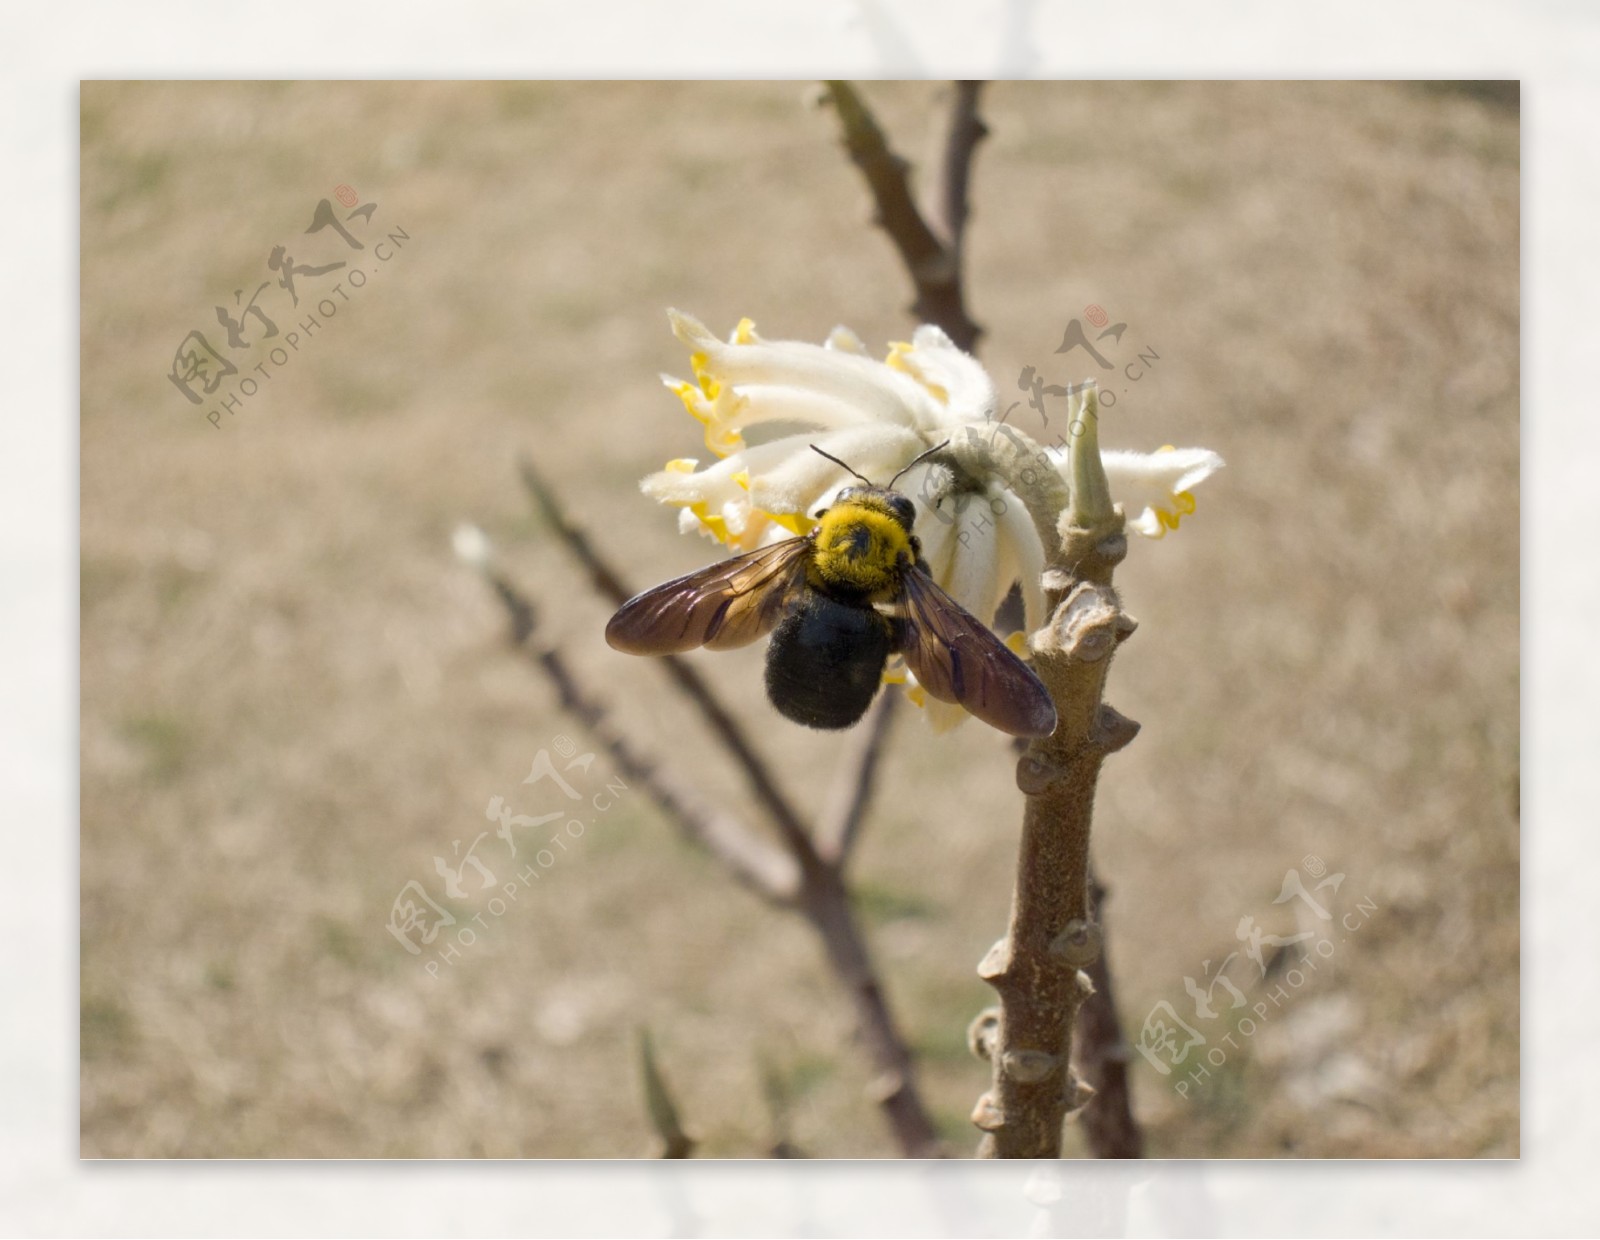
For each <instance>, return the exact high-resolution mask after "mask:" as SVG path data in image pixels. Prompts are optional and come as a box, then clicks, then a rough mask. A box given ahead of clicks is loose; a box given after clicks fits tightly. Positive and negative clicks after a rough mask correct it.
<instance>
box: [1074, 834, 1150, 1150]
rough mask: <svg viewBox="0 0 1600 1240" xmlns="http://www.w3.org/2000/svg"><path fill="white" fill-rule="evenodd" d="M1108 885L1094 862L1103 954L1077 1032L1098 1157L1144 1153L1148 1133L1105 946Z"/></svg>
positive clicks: (1085, 1120)
mask: <svg viewBox="0 0 1600 1240" xmlns="http://www.w3.org/2000/svg"><path fill="white" fill-rule="evenodd" d="M1105 901H1106V889H1105V887H1104V885H1103V884H1102V883H1101V882H1100V880H1099V878H1098V876H1097V875H1096V874H1095V871H1094V865H1093V863H1092V861H1091V864H1090V866H1089V915H1090V917H1091V918H1092V919H1093V921H1094V923H1095V924H1096V925H1098V926H1099V927H1100V954H1099V955H1098V956H1097V957H1095V959H1094V960H1093V961H1092V962H1091V963H1090V964H1089V966H1088V967H1087V968H1086V969H1085V972H1087V973H1088V974H1089V981H1090V982H1091V983H1093V985H1094V993H1093V994H1092V995H1090V996H1089V997H1088V999H1086V1000H1085V1001H1084V1004H1083V1006H1082V1007H1081V1008H1079V1009H1078V1037H1077V1043H1076V1045H1075V1047H1074V1052H1075V1054H1074V1058H1075V1059H1076V1061H1077V1063H1078V1075H1079V1076H1080V1077H1081V1078H1082V1079H1083V1081H1084V1082H1085V1083H1086V1084H1087V1085H1088V1086H1089V1087H1090V1088H1091V1089H1093V1090H1094V1097H1093V1098H1091V1099H1090V1100H1089V1105H1088V1106H1086V1107H1084V1109H1083V1115H1082V1117H1081V1120H1080V1122H1081V1123H1082V1124H1083V1132H1084V1136H1085V1137H1087V1138H1088V1141H1089V1148H1090V1149H1091V1150H1092V1151H1094V1155H1095V1157H1096V1158H1143V1157H1144V1133H1143V1132H1141V1131H1140V1130H1139V1124H1138V1122H1137V1121H1136V1120H1135V1119H1134V1118H1133V1106H1132V1099H1131V1097H1130V1095H1129V1090H1128V1061H1129V1060H1130V1059H1131V1058H1132V1056H1133V1051H1132V1048H1131V1047H1129V1045H1128V1043H1127V1040H1126V1039H1125V1038H1124V1037H1123V1035H1122V1022H1121V1021H1120V1020H1119V1019H1118V1018H1117V1001H1116V995H1115V993H1114V992H1113V990H1112V981H1111V965H1110V959H1109V957H1108V955H1107V949H1106V938H1107V936H1106V933H1105V924H1106V923H1105Z"/></svg>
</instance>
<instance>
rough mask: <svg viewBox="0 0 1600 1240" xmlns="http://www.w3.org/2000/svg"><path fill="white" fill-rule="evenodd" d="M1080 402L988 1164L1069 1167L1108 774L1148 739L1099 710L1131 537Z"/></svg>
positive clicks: (1097, 940) (1003, 957) (984, 1039)
mask: <svg viewBox="0 0 1600 1240" xmlns="http://www.w3.org/2000/svg"><path fill="white" fill-rule="evenodd" d="M1080 400H1081V401H1082V405H1081V411H1080V414H1079V418H1078V420H1077V424H1078V425H1081V427H1082V433H1081V435H1080V437H1079V438H1077V439H1076V440H1075V441H1074V442H1073V445H1072V448H1071V470H1072V488H1071V499H1070V503H1069V504H1068V506H1067V508H1066V511H1065V512H1063V513H1062V516H1061V520H1060V523H1059V525H1058V527H1057V529H1056V530H1055V531H1052V533H1054V534H1055V535H1056V537H1053V538H1049V539H1047V540H1046V549H1047V562H1048V564H1049V565H1050V567H1049V569H1048V570H1047V571H1046V573H1045V603H1046V608H1047V610H1048V612H1049V614H1050V620H1049V622H1048V623H1047V624H1046V625H1045V627H1044V628H1043V629H1041V630H1040V631H1039V632H1038V633H1036V634H1034V636H1033V638H1032V641H1031V646H1032V649H1033V663H1034V669H1035V671H1037V672H1038V674H1039V678H1040V679H1041V680H1043V681H1044V683H1045V686H1046V687H1047V688H1048V689H1049V690H1050V695H1051V698H1052V699H1053V700H1054V702H1055V704H1056V714H1057V718H1058V723H1057V726H1056V730H1055V732H1054V733H1052V734H1051V735H1050V736H1048V737H1043V738H1038V739H1035V740H1034V741H1032V742H1031V743H1030V744H1029V746H1028V749H1027V751H1026V752H1025V753H1024V754H1023V756H1022V758H1021V760H1020V761H1019V762H1018V763H1017V784H1018V786H1019V787H1020V788H1021V789H1022V791H1023V793H1024V794H1025V796H1026V798H1027V799H1026V804H1025V808H1024V811H1023V820H1022V841H1021V846H1020V848H1019V851H1018V857H1017V876H1016V886H1015V888H1014V890H1013V893H1012V902H1011V919H1010V924H1009V926H1008V928H1007V933H1006V937H1005V938H1003V939H1001V940H1000V941H999V942H997V943H996V944H995V945H994V946H993V947H992V948H991V949H990V951H989V953H988V955H987V956H985V957H984V960H983V962H982V963H981V964H980V965H979V966H978V975H979V976H980V977H982V978H983V979H984V980H985V981H987V982H988V983H989V984H990V985H991V986H993V987H994V988H995V990H996V991H997V992H998V994H999V996H1000V1006H999V1011H998V1015H997V1018H996V1019H994V1020H993V1021H992V1022H991V1023H989V1024H988V1025H986V1026H985V1027H984V1028H983V1029H981V1030H980V1029H979V1027H978V1026H976V1025H975V1026H974V1035H973V1045H974V1049H976V1050H978V1051H979V1052H980V1054H983V1055H984V1057H985V1058H987V1059H989V1060H990V1062H991V1064H992V1067H993V1083H992V1085H991V1087H990V1089H989V1091H988V1092H987V1093H985V1094H984V1095H983V1096H982V1097H981V1098H980V1099H979V1100H978V1105H977V1107H976V1108H975V1109H974V1111H973V1116H972V1119H973V1123H975V1124H976V1125H977V1126H978V1127H979V1128H981V1129H983V1131H984V1132H985V1134H986V1135H985V1137H984V1138H983V1141H982V1142H981V1143H980V1145H979V1154H980V1155H981V1156H984V1157H999V1158H1056V1157H1059V1156H1060V1153H1061V1126H1062V1123H1063V1121H1064V1120H1065V1118H1066V1116H1067V1115H1068V1114H1069V1113H1072V1112H1075V1111H1077V1110H1078V1109H1079V1108H1081V1107H1082V1106H1083V1105H1084V1104H1085V1103H1086V1102H1087V1101H1088V1100H1089V1099H1090V1098H1091V1097H1092V1096H1093V1094H1094V1090H1093V1089H1092V1087H1090V1086H1089V1085H1087V1084H1085V1083H1084V1082H1082V1081H1080V1080H1079V1079H1078V1077H1077V1076H1076V1075H1075V1074H1074V1072H1073V1071H1072V1069H1071V1063H1072V1035H1073V1030H1074V1026H1075V1024H1076V1021H1077V1016H1078V1011H1079V1009H1080V1007H1081V1006H1082V1005H1083V1003H1084V1001H1085V1000H1086V999H1087V998H1088V997H1089V996H1090V994H1091V993H1092V991H1093V983H1092V982H1091V980H1090V977H1089V974H1088V973H1087V972H1086V971H1085V970H1086V969H1087V968H1088V967H1089V966H1090V965H1092V964H1093V963H1094V961H1095V960H1096V958H1098V957H1099V956H1100V954H1101V943H1102V938H1103V935H1102V932H1101V928H1100V926H1099V925H1098V923H1097V922H1095V920H1094V918H1093V916H1092V913H1091V910H1090V907H1089V833H1090V827H1091V825H1092V822H1093V817H1094V794H1095V785H1096V783H1097V781H1098V779H1099V774H1100V765H1101V763H1102V762H1103V761H1104V759H1105V758H1106V756H1107V755H1108V754H1111V753H1115V752H1116V751H1117V750H1119V749H1121V748H1123V747H1124V746H1125V745H1127V744H1128V743H1129V742H1130V741H1132V740H1133V738H1134V737H1135V736H1136V735H1137V734H1138V731H1139V725H1138V724H1136V723H1134V722H1133V721H1132V720H1130V719H1126V718H1124V717H1123V716H1122V715H1120V714H1118V713H1117V711H1116V710H1114V709H1113V708H1112V707H1110V706H1108V705H1106V704H1105V703H1104V702H1103V701H1102V695H1103V692H1104V689H1105V682H1106V674H1107V672H1108V670H1109V668H1110V663H1111V658H1112V654H1113V652H1114V651H1115V650H1116V648H1117V646H1118V645H1119V644H1120V643H1121V642H1122V641H1124V640H1125V639H1126V638H1127V637H1128V636H1129V635H1131V634H1132V633H1133V631H1134V629H1135V628H1136V627H1137V625H1136V623H1135V622H1134V620H1133V619H1132V617H1130V616H1128V615H1127V614H1126V613H1125V612H1124V611H1123V610H1122V607H1121V603H1120V601H1119V600H1118V598H1117V595H1116V592H1115V591H1114V590H1113V589H1112V588H1111V576H1112V572H1113V571H1114V570H1115V568H1116V566H1117V565H1118V564H1119V563H1121V561H1122V558H1123V557H1124V556H1125V555H1126V554H1127V537H1126V535H1125V534H1124V533H1123V514H1122V510H1121V509H1119V508H1113V506H1112V504H1111V499H1110V489H1109V487H1108V486H1107V484H1106V479H1105V471H1104V468H1103V467H1102V466H1101V463H1100V450H1099V442H1098V429H1097V419H1096V397H1095V392H1094V390H1093V389H1092V388H1091V389H1088V390H1087V391H1085V392H1084V393H1083V394H1082V395H1081V397H1080ZM980 1020H982V1018H980Z"/></svg>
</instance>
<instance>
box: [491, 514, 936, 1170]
mask: <svg viewBox="0 0 1600 1240" xmlns="http://www.w3.org/2000/svg"><path fill="white" fill-rule="evenodd" d="M546 494H548V491H547V492H546ZM552 498H553V497H552ZM557 511H559V509H557ZM566 528H567V529H568V530H569V531H572V533H574V534H576V533H577V532H576V530H575V528H574V527H571V526H570V525H569V526H567V527H566ZM566 541H567V545H568V546H569V547H575V545H576V544H575V542H574V540H573V538H572V537H570V536H569V537H567V538H566ZM578 543H581V544H582V545H583V546H584V547H585V548H586V552H587V558H585V563H587V564H589V565H590V566H591V572H593V568H594V565H596V564H598V565H600V566H602V567H604V560H603V559H602V558H601V557H599V555H598V554H597V553H595V552H594V549H593V548H592V547H589V546H588V545H587V540H586V539H584V538H582V536H581V534H579V535H578ZM580 558H584V557H583V556H582V555H580ZM482 571H483V573H484V575H485V576H486V577H487V578H488V580H489V582H490V584H491V585H492V586H493V587H494V589H495V591H496V593H497V594H498V595H499V596H500V598H501V601H502V602H503V603H504V604H505V606H506V609H507V611H508V613H509V614H510V617H511V628H512V634H511V635H512V640H513V643H514V644H515V645H516V646H517V647H518V648H519V649H521V650H523V651H524V652H526V653H528V654H529V655H530V656H531V657H532V658H533V659H534V660H535V661H536V663H537V664H538V665H539V667H540V668H541V669H542V670H543V671H544V673H545V675H546V676H548V677H549V678H550V680H551V681H552V682H553V683H554V684H555V686H556V689H557V691H558V692H559V693H560V695H561V702H562V705H563V706H564V707H566V708H567V709H568V710H569V711H571V712H572V714H573V715H574V716H576V717H577V718H578V719H579V721H580V722H582V723H583V724H584V725H585V726H586V727H587V728H588V729H589V730H590V732H591V733H593V734H594V736H595V738H596V739H597V740H599V741H600V742H601V743H602V744H603V745H605V746H606V748H607V749H608V750H609V751H610V753H611V754H612V757H613V758H614V760H615V761H616V763H617V765H618V767H619V768H620V769H621V770H622V772H623V774H624V775H625V776H627V777H628V778H630V779H632V780H635V781H636V782H638V783H639V784H640V785H641V786H642V787H644V788H645V791H646V792H647V794H648V795H649V796H650V797H651V799H652V800H654V801H655V802H656V804H657V805H659V806H660V807H661V809H662V810H663V812H665V813H666V814H667V815H668V817H669V818H671V819H672V820H673V821H674V822H675V823H676V824H677V826H678V828H679V831H680V832H681V833H682V834H683V835H684V836H685V837H686V838H688V839H689V840H691V841H692V842H694V843H696V844H699V845H701V846H702V847H704V848H706V849H707V851H709V852H710V853H711V854H712V855H713V856H715V857H716V858H718V860H720V861H721V862H722V863H723V864H724V865H726V866H727V867H728V868H729V870H730V871H732V873H733V874H734V876H735V877H736V878H737V879H739V880H740V881H741V882H743V883H744V884H745V885H746V886H748V887H750V888H752V889H753V890H754V891H756V892H757V894H759V895H761V896H763V897H765V898H766V899H768V900H769V901H771V902H772V903H774V904H778V905H781V906H783V907H787V908H793V909H795V910H796V911H798V912H800V913H801V914H803V915H804V916H805V918H806V920H807V921H809V922H810V923H811V925H812V927H813V929H815V931H816V932H817V935H818V937H819V938H821V940H822V946H823V950H824V952H825V953H826V955H827V958H828V962H829V964H830V965H831V966H832V968H833V971H834V972H835V973H836V974H837V975H838V977H839V978H840V980H841V981H842V982H843V983H844V985H845V988H846V991H847V992H848V994H849V996H850V1000H851V1003H852V1005H853V1006H854V1008H855V1015H856V1021H857V1025H858V1028H859V1029H860V1032H861V1037H862V1041H863V1042H864V1043H865V1046H866V1049H867V1053H868V1056H869V1058H870V1060H871V1063H872V1067H873V1071H874V1077H873V1083H872V1097H873V1100H874V1101H875V1102H876V1103H877V1104H878V1106H879V1107H880V1108H881V1109H882V1110H883V1113H884V1115H885V1117H886V1118H887V1119H888V1121H889V1125H890V1128H891V1129H892V1130H893V1132H894V1135H895V1140H896V1141H897V1142H898V1143H899V1145H900V1148H901V1151H902V1152H903V1153H904V1154H905V1155H906V1156H907V1157H911V1158H927V1157H932V1156H934V1155H937V1154H940V1153H942V1152H943V1148H942V1145H941V1143H940V1141H939V1136H938V1131H937V1130H936V1129H935V1127H934V1125H933V1120H932V1118H931V1117H930V1116H929V1115H928V1111H927V1108H926V1107H925V1106H924V1104H923V1102H922V1097H921V1094H920V1093H919V1091H918V1089H917V1085H916V1078H915V1073H914V1069H913V1064H912V1058H911V1051H910V1048H909V1046H908V1045H907V1043H906V1040H905V1038H904V1036H903V1035H902V1034H901V1033H900V1030H899V1028H898V1026H897V1025H896V1023H895V1020H894V1016H893V1014H892V1013H891V1012H890V1010H889V1004H888V999H887V997H886V995H885V994H884V990H883V986H882V984H881V983H880V982H879V980H878V974H877V970H876V967H875V966H874V964H873V962H872V956H871V953H870V951H869V950H868V948H867V942H866V937H865V935H864V934H863V933H862V931H861V926H860V923H859V922H858V921H857V920H856V916H855V911H854V909H853V908H852V907H851V904H850V895H849V891H848V889H847V888H846V887H845V885H844V879H843V875H842V873H841V867H840V865H839V864H838V863H836V862H830V861H828V860H825V859H823V857H822V856H820V855H819V853H818V852H817V849H816V847H815V846H814V845H813V844H812V842H811V836H810V834H809V833H808V832H806V831H805V830H804V828H798V829H797V831H796V833H794V834H792V835H791V834H788V833H786V834H785V835H784V844H785V846H786V849H787V851H786V852H779V851H778V850H776V849H773V848H771V847H769V846H768V845H766V844H764V843H762V842H761V841H759V840H757V839H755V838H754V837H753V836H751V835H750V833H749V832H748V831H747V830H746V829H745V827H744V826H743V824H742V823H740V822H738V821H737V820H736V819H734V818H732V817H730V816H728V815H725V814H719V813H714V812H711V811H709V810H707V809H706V808H705V807H703V806H701V805H700V804H699V803H698V802H697V801H696V800H695V798H694V795H693V793H692V792H690V791H689V790H688V789H686V788H683V787H680V786H679V785H677V784H676V782H675V781H673V780H672V779H671V778H670V777H669V776H668V775H667V774H666V773H665V772H664V771H662V770H660V769H659V768H657V767H655V766H654V765H652V764H650V763H647V762H645V761H644V760H643V759H642V758H640V757H639V756H638V755H637V754H636V753H635V752H634V751H633V749H632V747H631V746H630V745H629V744H628V742H627V741H626V739H625V738H624V737H623V736H622V735H621V734H620V733H619V732H618V731H617V729H616V728H615V727H614V726H613V725H612V724H611V722H610V720H609V718H608V717H607V715H606V712H605V710H604V709H603V708H602V707H601V705H600V704H599V702H598V701H597V700H596V699H595V698H593V697H592V696H591V695H590V694H588V693H587V692H585V690H584V689H583V687H582V686H581V684H580V683H579V682H578V680H577V679H576V678H575V677H574V676H573V673H572V669H571V668H570V667H569V666H568V665H567V663H566V661H565V660H564V659H563V658H562V657H561V655H560V652H559V651H557V650H555V649H553V648H550V647H541V646H540V645H539V644H538V643H537V642H535V641H534V637H535V632H536V628H537V613H536V611H535V608H534V605H533V603H532V602H531V601H530V600H529V599H528V598H527V596H526V595H525V594H523V592H522V591H520V590H518V589H517V588H516V587H515V586H514V585H512V583H511V582H510V581H508V580H507V579H506V578H505V577H504V576H503V575H502V574H500V573H498V572H497V571H495V570H494V569H493V568H492V567H491V566H489V565H487V564H485V565H483V566H482ZM596 579H597V581H598V580H599V577H598V576H597V577H596ZM612 580H613V581H614V582H615V583H616V584H617V585H619V586H620V581H619V580H618V579H616V577H615V575H614V574H612ZM707 693H708V696H709V690H708V691H707ZM713 700H714V699H713ZM881 717H883V716H882V715H880V718H881ZM880 726H881V725H880ZM723 739H724V742H725V743H726V740H727V738H726V736H724V737H723ZM869 748H870V746H869ZM875 761H876V759H875V755H871V754H866V753H863V754H862V755H861V759H860V765H859V767H858V772H859V773H858V779H859V780H860V781H862V786H861V787H859V788H857V789H856V791H855V793H854V795H853V796H852V797H851V798H849V799H850V800H852V801H853V802H855V803H856V805H855V809H854V813H855V814H856V816H857V817H858V819H859V815H860V814H861V813H862V812H863V811H864V809H865V801H866V798H867V796H868V790H869V788H870V783H871V774H872V770H873V769H874V766H875ZM797 827H798V824H797ZM855 829H856V828H854V827H852V828H850V831H849V833H850V834H853V833H854V831H855ZM842 830H843V828H841V831H842Z"/></svg>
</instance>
